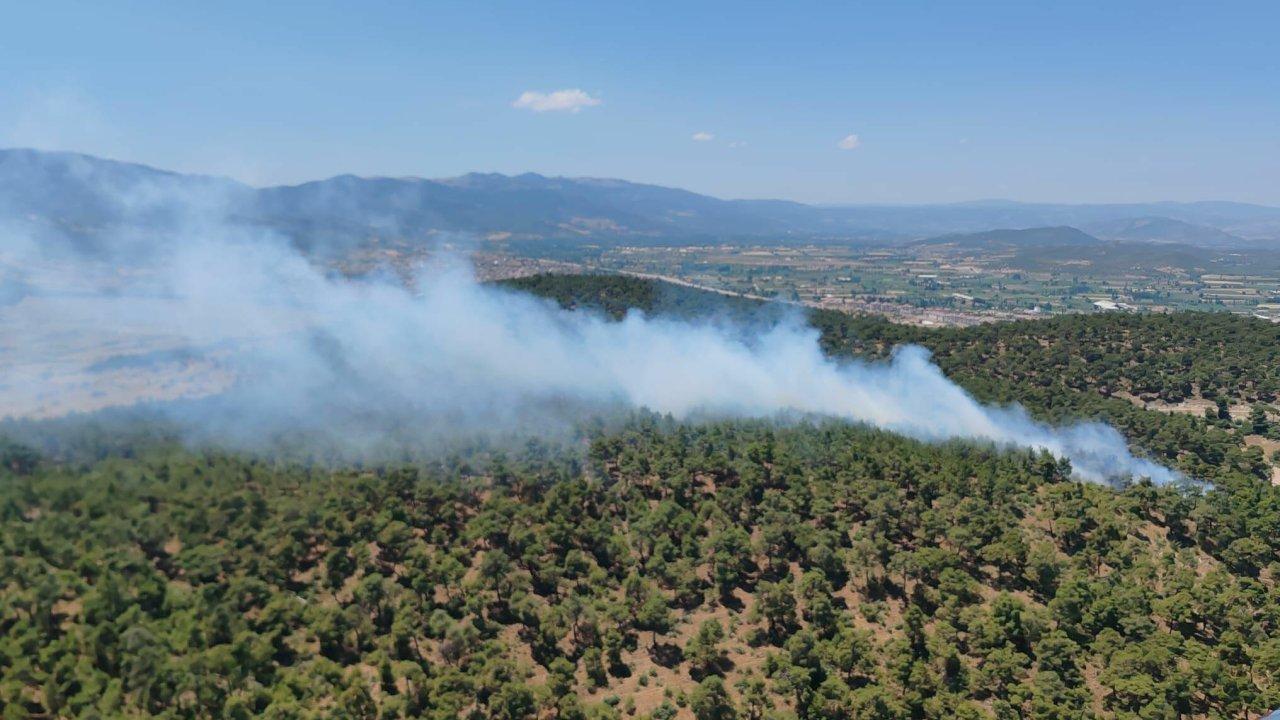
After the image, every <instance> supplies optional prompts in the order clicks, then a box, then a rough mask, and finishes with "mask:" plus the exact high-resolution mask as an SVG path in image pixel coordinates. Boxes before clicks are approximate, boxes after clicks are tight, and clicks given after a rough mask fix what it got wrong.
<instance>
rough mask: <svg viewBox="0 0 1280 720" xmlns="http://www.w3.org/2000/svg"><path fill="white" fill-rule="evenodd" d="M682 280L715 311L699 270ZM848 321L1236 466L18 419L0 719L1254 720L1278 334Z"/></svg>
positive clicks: (1278, 678) (1268, 671)
mask: <svg viewBox="0 0 1280 720" xmlns="http://www.w3.org/2000/svg"><path fill="white" fill-rule="evenodd" d="M583 282H585V283H588V285H587V286H575V285H574V284H573V283H572V282H570V281H567V280H563V279H556V278H550V279H547V278H543V279H534V280H529V281H525V284H526V285H528V284H538V283H543V284H544V286H543V287H542V289H543V290H548V289H552V290H555V289H557V288H558V289H559V290H557V292H559V291H560V290H564V291H566V292H568V291H573V292H576V293H579V296H577V300H575V301H574V302H575V303H576V304H577V305H579V306H598V305H599V302H598V301H595V300H592V298H593V297H596V298H598V297H599V291H600V290H601V289H602V288H603V289H606V290H609V292H613V289H612V288H613V285H612V283H615V282H621V285H620V286H619V289H618V294H617V295H615V296H614V297H616V298H621V300H620V302H621V303H622V304H621V305H620V306H619V307H627V306H630V305H631V304H640V306H642V307H645V309H646V310H648V311H650V312H661V311H662V310H663V305H662V303H664V302H666V301H665V300H662V299H661V297H658V296H657V295H650V296H649V299H648V300H644V299H643V297H641V298H640V299H636V298H635V297H632V296H630V295H628V293H631V292H633V291H634V292H637V293H643V292H644V291H643V290H641V289H637V288H636V287H634V286H632V285H630V284H629V283H630V281H619V280H618V279H615V278H605V279H597V280H589V281H583ZM590 283H596V284H597V285H598V286H597V287H595V288H594V289H592V287H590V286H589V284H590ZM575 287H576V288H577V289H576V290H575ZM650 290H654V288H650ZM662 292H664V293H665V292H669V290H662ZM679 292H680V293H684V292H685V291H683V290H680V291H679ZM689 292H692V291H689ZM548 294H553V295H554V294H555V293H548ZM658 295H661V293H659V294H658ZM685 297H686V304H685V306H684V307H685V310H684V311H685V312H702V310H700V309H698V308H699V305H698V303H702V302H707V299H706V298H705V297H703V296H701V295H698V294H693V295H687V296H685ZM557 299H560V298H557ZM645 302H647V303H649V305H648V306H644V305H643V304H642V303H645ZM742 307H744V308H745V307H746V306H742ZM734 312H738V310H735V311H734ZM824 317H825V316H822V315H818V316H815V317H813V318H812V322H814V323H815V324H816V325H818V326H819V327H820V328H822V330H823V337H824V342H825V343H826V344H827V347H828V349H829V350H830V351H831V352H833V353H854V352H856V353H859V354H881V353H883V352H886V351H887V349H888V347H889V345H890V344H892V343H894V342H899V341H907V340H909V341H913V342H921V343H924V344H926V345H928V346H929V347H931V348H933V350H934V352H935V353H936V357H937V358H938V360H939V362H940V363H941V364H942V365H943V367H944V368H946V369H947V370H948V372H949V373H951V374H952V375H953V376H955V377H958V378H960V380H961V382H963V383H965V385H966V387H968V388H969V389H970V390H971V391H973V392H975V393H977V394H979V395H981V396H983V397H988V398H995V399H1010V400H1012V399H1018V400H1021V401H1023V402H1025V403H1027V405H1028V407H1029V408H1031V409H1032V410H1033V412H1036V413H1038V414H1041V415H1042V416H1047V417H1055V416H1066V415H1071V414H1079V413H1082V412H1083V413H1086V414H1097V415H1104V416H1107V417H1112V418H1114V419H1115V420H1116V422H1118V423H1120V424H1122V426H1123V427H1124V428H1125V430H1126V432H1128V433H1129V434H1130V436H1131V437H1133V438H1134V439H1135V442H1137V443H1138V444H1139V445H1140V446H1141V447H1145V448H1146V449H1147V450H1148V451H1150V452H1152V453H1155V454H1157V455H1162V456H1166V457H1168V458H1170V459H1176V460H1177V461H1178V462H1180V463H1181V464H1183V466H1184V467H1188V468H1194V469H1195V470H1196V471H1197V472H1198V474H1199V476H1200V477H1204V478H1209V479H1211V480H1212V481H1213V484H1212V486H1205V487H1203V488H1200V489H1192V490H1179V489H1174V488H1163V487H1154V486H1151V485H1148V484H1133V485H1129V486H1125V487H1106V486H1101V485H1092V484H1086V483H1080V482H1078V481H1076V480H1074V479H1072V478H1071V476H1070V466H1069V465H1068V464H1067V463H1064V462H1060V461H1057V460H1055V459H1054V458H1052V457H1049V456H1047V455H1043V454H1037V453H1034V452H1008V451H997V450H994V449H991V448H985V447H976V446H973V445H968V444H963V443H949V444H942V445H929V444H924V443H920V442H916V441H912V440H907V439H904V438H902V437H899V436H896V435H893V434H890V433H886V432H880V431H875V430H871V429H868V428H864V427H859V426H851V425H848V424H844V423H836V422H832V423H821V424H790V425H776V424H773V423H770V422H765V421H738V422H719V423H712V422H708V423H698V424H681V423H677V422H674V421H672V420H671V419H669V418H664V417H658V416H653V415H649V414H644V413H637V414H636V415H634V416H632V417H630V418H628V419H626V420H624V421H621V422H618V423H612V424H609V423H587V424H584V429H583V430H581V431H580V434H579V436H578V437H577V438H575V439H573V440H571V441H566V442H565V444H563V445H556V444H551V443H549V442H546V441H537V440H530V441H528V442H524V443H522V444H518V445H517V444H503V445H497V444H495V443H492V442H488V443H486V442H477V443H476V444H474V445H472V446H467V447H459V448H457V449H456V451H453V452H449V453H447V454H441V455H439V456H437V457H430V458H420V459H416V460H414V461H412V462H403V461H400V462H395V463H386V464H380V465H373V466H368V467H363V468H351V467H333V466H329V465H323V464H315V463H311V464H302V463H295V462H286V461H284V460H282V459H279V458H278V457H266V456H243V455H238V454H233V453H228V452H221V451H216V450H201V449H191V448H183V447H180V446H178V445H176V444H174V443H172V442H170V441H168V440H166V439H165V437H164V434H163V433H139V434H137V435H130V436H129V437H128V441H127V442H125V441H124V440H122V439H121V438H119V437H116V436H113V435H112V434H111V433H110V432H109V431H107V432H103V433H102V434H94V433H90V434H89V435H87V436H82V437H80V438H78V439H74V440H72V439H67V440H63V441H60V442H61V444H56V445H52V446H50V447H46V448H41V449H39V450H35V449H32V448H29V447H26V446H23V445H22V444H19V443H14V442H9V441H5V442H0V460H2V462H0V578H3V583H2V584H0V707H2V708H3V711H2V712H3V717H4V718H6V719H8V718H24V717H99V718H105V717H151V716H155V717H170V718H223V717H232V718H241V717H243V718H248V717H267V718H321V717H325V718H328V717H336V718H366V717H368V718H375V717H377V718H401V717H403V718H408V717H430V718H455V717H475V718H503V719H506V718H628V717H652V718H700V719H704V718H743V719H753V720H758V719H762V718H845V717H872V718H902V719H904V720H906V719H911V720H917V719H919V718H953V717H959V718H1000V719H1003V718H1015V717H1035V718H1081V717H1085V718H1088V717H1099V718H1104V717H1105V718H1111V717H1115V718H1175V717H1185V716H1190V717H1206V718H1242V717H1251V716H1253V715H1254V714H1257V713H1259V712H1260V711H1263V710H1265V709H1269V708H1272V707H1275V706H1280V584H1278V581H1280V488H1276V487H1274V486H1272V485H1271V484H1270V483H1269V482H1268V481H1267V479H1266V473H1267V470H1268V468H1267V467H1266V465H1265V463H1263V462H1262V460H1261V458H1260V456H1257V455H1256V453H1253V452H1251V451H1246V450H1245V449H1244V448H1243V447H1242V446H1241V445H1240V441H1241V437H1242V436H1243V435H1244V434H1247V433H1253V432H1254V431H1255V430H1257V429H1262V430H1267V429H1268V428H1269V427H1270V425H1268V426H1267V427H1263V428H1259V427H1258V426H1257V425H1258V423H1260V422H1267V423H1269V422H1270V417H1271V415H1270V412H1271V411H1270V410H1268V409H1267V408H1269V407H1270V403H1271V402H1272V401H1273V400H1274V398H1273V397H1271V396H1269V395H1267V394H1266V393H1267V392H1274V389H1272V390H1271V391H1268V390H1267V387H1269V386H1268V385H1267V383H1268V382H1269V380H1268V378H1274V376H1273V375H1272V374H1271V373H1272V372H1273V369H1274V367H1275V363H1274V361H1275V358H1274V354H1275V353H1276V352H1277V349H1276V346H1274V345H1273V346H1272V347H1271V349H1270V351H1269V352H1270V353H1271V355H1270V358H1271V361H1272V365H1269V366H1268V369H1264V370H1257V368H1258V363H1261V362H1262V359H1261V358H1262V355H1264V354H1265V353H1266V352H1268V351H1267V350H1266V348H1261V347H1254V346H1252V345H1250V344H1249V343H1248V342H1242V343H1236V341H1235V335H1234V334H1248V333H1249V332H1252V331H1253V330H1254V329H1257V328H1256V327H1255V326H1254V325H1252V324H1247V325H1239V326H1237V323H1238V322H1239V321H1238V320H1237V319H1235V318H1229V317H1219V316H1189V318H1190V319H1191V320H1194V321H1197V322H1198V321H1203V323H1204V327H1203V329H1202V330H1201V331H1200V332H1199V333H1196V332H1195V331H1193V330H1183V329H1179V328H1177V327H1176V325H1177V322H1175V321H1174V320H1171V319H1166V318H1164V317H1159V316H1140V317H1123V316H1117V315H1110V316H1099V317H1098V318H1096V319H1095V318H1094V317H1089V318H1078V319H1075V318H1067V319H1055V320H1051V321H1049V322H1047V323H1042V324H1014V325H1008V326H998V327H992V328H978V329H970V330H948V331H923V330H916V329H910V328H904V329H899V328H898V327H897V326H885V327H880V329H879V330H877V329H876V328H877V327H878V323H879V321H876V320H873V319H861V318H847V317H844V316H842V317H825V319H824ZM1188 321H1189V320H1188V318H1183V319H1182V322H1184V323H1185V322H1188ZM1125 328H1128V329H1125ZM898 333H901V334H902V336H901V337H900V336H899V335H898ZM1233 333H1234V334H1233ZM1197 337H1200V338H1203V343H1201V341H1199V340H1197V339H1196V338H1197ZM1027 338H1030V339H1027ZM1115 338H1125V339H1124V340H1116V339H1115ZM1113 342H1119V343H1125V342H1132V343H1136V344H1135V345H1134V346H1133V347H1134V348H1145V349H1139V350H1137V352H1141V353H1142V354H1143V357H1144V358H1148V359H1150V362H1152V363H1155V364H1156V366H1157V367H1163V365H1161V363H1164V362H1165V361H1166V359H1167V358H1169V357H1172V356H1173V355H1174V354H1178V353H1189V354H1190V355H1191V356H1192V358H1191V359H1190V360H1189V361H1188V363H1187V364H1178V365H1177V367H1178V368H1183V369H1184V370H1185V372H1186V373H1189V374H1190V375H1192V376H1194V375H1195V373H1197V372H1205V373H1210V374H1213V375H1214V377H1215V379H1214V381H1213V383H1212V386H1213V388H1214V390H1213V392H1215V393H1217V394H1218V396H1219V397H1224V396H1225V397H1229V398H1230V401H1231V402H1232V403H1235V402H1236V401H1237V400H1246V401H1248V402H1251V403H1253V404H1255V405H1258V406H1260V407H1262V410H1261V414H1262V418H1261V420H1259V418H1258V417H1256V416H1255V415H1256V414H1255V415H1251V416H1250V417H1246V418H1240V419H1219V418H1217V417H1214V418H1213V419H1208V418H1205V417H1203V416H1193V415H1188V414H1167V413H1161V412H1156V411H1153V410H1147V409H1143V408H1142V407H1141V406H1140V405H1138V404H1136V403H1135V402H1133V401H1132V400H1128V399H1118V398H1116V397H1115V395H1117V394H1118V393H1120V392H1124V393H1131V394H1133V395H1134V396H1138V395H1143V394H1150V393H1151V392H1156V391H1154V390H1153V388H1152V386H1148V385H1141V384H1140V383H1141V382H1142V381H1141V378H1142V377H1143V375H1142V372H1144V371H1142V370H1141V369H1137V368H1133V367H1130V366H1128V365H1127V364H1122V363H1115V364H1114V367H1111V365H1112V364H1113V363H1112V362H1111V361H1110V360H1107V359H1106V358H1107V357H1109V356H1110V353H1116V354H1120V355H1124V354H1125V353H1126V352H1129V350H1128V349H1125V348H1124V347H1123V346H1120V345H1118V346H1115V347H1112V346H1111V343H1113ZM1142 343H1151V345H1150V347H1148V346H1146V345H1142ZM1202 345H1203V346H1202ZM1057 348H1060V349H1061V352H1060V353H1059V351H1058V349H1057ZM1174 348H1178V349H1176V350H1175V349H1174ZM1094 350H1099V351H1101V352H1102V357H1103V360H1102V361H1100V364H1099V365H1098V367H1096V368H1092V369H1089V370H1088V371H1087V372H1086V373H1085V375H1084V376H1083V379H1081V380H1080V381H1079V383H1077V382H1076V380H1074V379H1072V378H1073V377H1074V376H1072V375H1071V374H1070V373H1065V372H1060V371H1061V369H1062V368H1069V367H1072V366H1073V363H1074V362H1075V359H1074V358H1076V357H1077V356H1078V355H1079V354H1080V353H1092V352H1093V351H1094ZM1042 355H1048V356H1051V357H1052V358H1056V359H1051V360H1046V359H1044V358H1043V357H1041V356H1042ZM1232 363H1236V364H1237V366H1235V367H1236V369H1235V370H1231V369H1230V367H1228V366H1231V364H1232ZM1113 370H1114V372H1112V371H1113ZM1255 371H1256V372H1255ZM1169 372H1171V373H1173V372H1181V371H1179V370H1177V369H1176V368H1175V369H1171V370H1169ZM1104 378H1105V380H1104ZM1046 379H1048V380H1046ZM1101 382H1106V383H1110V384H1111V385H1110V386H1108V387H1106V388H1103V387H1101V386H1100V384H1099V383H1101ZM1076 384H1078V385H1079V387H1076ZM1206 387H1208V385H1201V384H1200V381H1198V380H1197V381H1195V382H1194V383H1193V388H1194V389H1195V392H1196V393H1200V394H1203V393H1204V392H1205V388H1206ZM1156 394H1159V393H1158V392H1156ZM1108 395H1110V396H1111V397H1108ZM1169 399H1170V400H1172V397H1170V398H1169ZM1121 408H1123V409H1121ZM1260 463H1261V464H1260Z"/></svg>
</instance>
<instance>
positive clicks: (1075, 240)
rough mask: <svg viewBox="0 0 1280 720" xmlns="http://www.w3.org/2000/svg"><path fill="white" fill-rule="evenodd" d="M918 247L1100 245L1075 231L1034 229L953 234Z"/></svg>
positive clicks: (1066, 227)
mask: <svg viewBox="0 0 1280 720" xmlns="http://www.w3.org/2000/svg"><path fill="white" fill-rule="evenodd" d="M917 244H919V245H951V246H955V247H965V248H992V247H1009V248H1026V247H1082V246H1090V245H1100V244H1102V241H1101V240H1099V239H1098V238H1096V237H1094V236H1092V235H1090V234H1088V233H1086V232H1084V231H1082V230H1078V229H1076V228H1073V227H1070V226H1066V225H1061V226H1058V227H1037V228H1021V229H1006V228H999V229H996V230H986V231H983V232H976V233H953V234H949V235H941V236H939V237H935V238H929V239H927V240H922V241H920V242H919V243H917Z"/></svg>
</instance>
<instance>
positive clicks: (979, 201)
mask: <svg viewBox="0 0 1280 720" xmlns="http://www.w3.org/2000/svg"><path fill="white" fill-rule="evenodd" d="M0 152H38V153H46V154H69V155H80V156H85V157H90V158H95V159H98V160H106V161H109V162H115V163H121V164H124V165H136V166H141V167H145V168H149V169H151V170H156V171H160V172H173V173H178V174H182V175H190V176H203V177H209V178H213V179H218V180H229V181H231V182H235V183H239V184H241V185H244V186H246V187H249V188H252V189H258V190H261V189H266V188H273V187H297V186H299V185H306V184H309V183H317V182H325V181H327V180H332V179H335V178H339V177H347V176H354V177H358V178H361V179H394V180H423V181H427V182H444V181H449V180H455V179H458V178H462V177H466V176H469V175H501V176H503V177H508V178H514V177H520V176H522V175H537V176H540V177H544V178H547V179H552V180H556V179H565V180H601V181H622V182H627V183H632V184H637V185H654V186H658V187H665V188H669V189H674V190H684V191H688V192H693V193H697V194H700V195H705V196H707V197H712V198H715V199H718V200H729V201H734V200H745V201H783V202H794V203H800V204H804V205H811V206H814V207H863V206H865V207H905V208H909V207H917V206H932V205H983V204H992V205H998V204H1015V205H1064V206H1073V205H1156V204H1165V203H1173V204H1197V203H1232V204H1240V205H1256V206H1259V207H1268V208H1280V202H1278V203H1275V204H1268V203H1253V202H1249V201H1245V200H1235V199H1231V198H1220V197H1204V198H1197V199H1193V200H1170V199H1167V198H1154V199H1151V200H1132V201H1119V200H1113V201H1109V200H1100V201H1082V202H1070V201H1063V200H1025V199H1020V198H1016V197H974V198H967V199H956V200H935V201H930V200H922V201H904V202H870V201H868V202H858V201H851V202H808V201H805V200H799V199H795V198H788V197H765V196H760V197H730V196H722V195H716V194H714V193H704V192H700V191H697V190H694V189H692V188H688V187H683V186H681V185H679V184H678V183H674V182H670V183H668V182H649V181H642V180H636V179H634V178H628V177H623V176H620V175H556V174H552V173H550V172H543V171H540V170H522V171H513V172H500V171H496V170H468V171H466V172H463V173H460V174H457V175H427V174H413V173H411V174H405V175H385V174H376V173H372V174H360V173H352V172H337V173H333V174H329V175H323V176H318V177H313V178H304V179H300V180H298V181H296V182H285V183H274V184H273V183H266V184H264V183H251V182H246V181H245V180H242V179H240V178H236V177H233V176H231V175H226V174H217V173H203V172H199V171H190V172H188V171H183V170H176V169H174V168H169V167H163V166H158V165H154V164H151V163H147V162H141V161H136V160H132V159H129V158H127V157H112V156H109V155H98V154H95V153H90V152H84V151H80V150H70V149H45V148H37V147H0Z"/></svg>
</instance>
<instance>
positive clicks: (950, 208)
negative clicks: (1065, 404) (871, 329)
mask: <svg viewBox="0 0 1280 720" xmlns="http://www.w3.org/2000/svg"><path fill="white" fill-rule="evenodd" d="M193 207H195V208H205V209H209V210H216V211H217V212H219V213H221V214H222V215H223V216H224V217H229V218H231V219H232V220H233V221H234V222H237V223H243V224H244V225H246V226H251V227H265V228H270V229H273V230H276V231H278V232H281V233H284V234H286V235H287V236H289V237H290V238H291V239H293V240H294V241H295V242H297V243H299V244H301V245H303V246H310V247H320V246H327V247H334V248H337V249H342V248H349V247H352V246H354V245H358V244H360V243H363V242H368V241H371V240H380V241H399V242H410V243H412V242H416V241H423V240H426V239H428V238H430V237H432V236H436V235H438V234H441V233H467V234H473V235H480V236H485V237H491V238H500V239H505V240H510V241H513V242H519V241H539V240H556V241H573V240H581V241H590V242H627V243H635V244H641V243H667V242H673V243H674V242H698V241H715V242H737V241H743V242H746V241H749V242H779V243H786V242H864V243H865V242H884V243H888V242H914V241H918V240H921V239H924V238H931V237H935V236H941V235H952V234H958V233H975V232H978V233H981V232H986V231H990V230H992V229H1001V230H1026V229H1030V228H1047V230H1050V231H1054V232H1050V233H1048V234H1047V235H1046V233H1045V232H1041V233H1039V237H1041V239H1040V240H1033V239H1032V236H1030V235H1026V234H1024V237H1023V239H1025V240H1028V241H1032V242H1043V238H1044V237H1052V236H1053V235H1054V234H1055V233H1056V234H1058V235H1062V234H1063V233H1064V232H1065V231H1063V230H1062V228H1063V227H1067V228H1068V229H1071V230H1076V231H1077V232H1079V234H1080V235H1085V233H1088V235H1086V237H1090V236H1092V238H1095V239H1105V240H1121V241H1140V242H1176V243H1180V244H1184V245H1198V246H1203V247H1230V246H1237V245H1251V244H1252V245H1255V246H1256V245H1257V244H1258V243H1259V242H1262V243H1265V244H1266V245H1268V246H1269V245H1270V242H1268V241H1275V240H1276V239H1278V238H1280V208H1276V207H1268V206H1263V205H1250V204H1245V203H1234V202H1192V203H1177V202H1158V203H1136V204H1078V205H1070V204H1044V203H1020V202H1012V201H1004V200H991V201H977V202H966V203H952V204H932V205H847V206H817V205H806V204H803V203H798V202H791V201H785V200H723V199H719V198H715V197H710V196H707V195H700V194H698V193H694V192H690V191H687V190H680V189H676V188H669V187H662V186H658V185H648V184H641V183H633V182H627V181H624V180H612V179H600V178H565V177H546V176H543V175H538V174H535V173H525V174H522V175H515V176H508V175H500V174H494V173H472V174H468V175H463V176H460V177H454V178H446V179H435V180H432V179H425V178H418V177H397V178H392V177H357V176H354V175H339V176H337V177H332V178H329V179H326V180H317V181H314V182H307V183H302V184H299V185H281V186H274V187H263V188H255V187H251V186H249V185H245V184H243V183H239V182H236V181H234V180H230V179H226V178H218V177H209V176H202V175H188V174H181V173H174V172H169V171H165V170H159V169H155V168H152V167H148V166H145V165H139V164H135V163H126V162H119V161H114V160H107V159H103V158H98V157H93V156H90V155H83V154H78V153H67V152H46V151H39V150H28V149H12V150H0V218H3V219H5V220H7V221H10V222H12V221H15V220H16V221H19V222H22V223H25V224H27V225H29V226H31V227H34V228H37V229H51V230H56V231H58V232H62V233H70V234H72V235H74V236H75V237H78V238H80V239H82V240H83V241H85V242H92V240H93V238H94V237H95V236H97V235H101V234H103V233H107V232H110V231H112V230H113V229H118V228H121V227H129V228H131V229H137V228H152V229H154V230H156V231H157V232H163V231H164V230H166V229H169V228H172V227H174V226H175V225H176V224H178V223H180V222H184V221H186V220H187V219H189V218H188V216H189V215H190V213H191V211H192V208H193ZM1010 239H1012V240H1014V241H1016V240H1017V239H1018V235H1017V234H1014V235H1012V236H1008V237H1004V238H1002V239H1000V242H1007V241H1009V240H1010ZM1071 239H1072V241H1073V242H1076V241H1079V240H1080V239H1081V238H1079V237H1076V236H1075V235H1072V238H1071ZM970 240H971V241H972V238H971V239H970Z"/></svg>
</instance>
